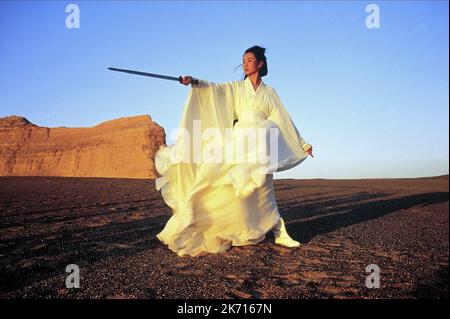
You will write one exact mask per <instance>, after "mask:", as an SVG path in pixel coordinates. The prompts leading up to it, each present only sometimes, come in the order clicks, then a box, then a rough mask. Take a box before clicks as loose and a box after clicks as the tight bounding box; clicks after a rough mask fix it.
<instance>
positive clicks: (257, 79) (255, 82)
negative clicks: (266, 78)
mask: <svg viewBox="0 0 450 319" xmlns="http://www.w3.org/2000/svg"><path fill="white" fill-rule="evenodd" d="M247 77H248V78H249V80H250V82H252V85H253V89H254V90H256V89H257V88H258V86H259V84H260V83H261V76H260V75H259V73H253V74H250V75H248V76H247Z"/></svg>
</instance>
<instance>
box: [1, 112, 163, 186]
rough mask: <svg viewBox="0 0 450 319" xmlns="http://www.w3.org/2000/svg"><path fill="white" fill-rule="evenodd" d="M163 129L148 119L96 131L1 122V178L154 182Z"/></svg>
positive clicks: (103, 125) (125, 119)
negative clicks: (114, 178) (147, 180)
mask: <svg viewBox="0 0 450 319" xmlns="http://www.w3.org/2000/svg"><path fill="white" fill-rule="evenodd" d="M163 144H165V132H164V129H163V128H162V127H161V126H159V125H158V124H156V123H155V122H153V121H152V119H151V117H150V116H149V115H139V116H131V117H121V118H118V119H114V120H110V121H105V122H102V123H100V124H98V125H95V126H93V127H73V128H71V127H53V128H50V127H41V126H38V125H35V124H33V123H31V122H30V121H28V120H27V119H26V118H24V117H22V116H16V115H11V116H7V117H3V118H0V176H66V177H117V178H140V179H154V178H156V177H157V173H156V169H155V166H154V162H153V159H154V154H155V152H156V151H157V150H158V149H159V146H160V145H163Z"/></svg>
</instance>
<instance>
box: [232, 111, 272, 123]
mask: <svg viewBox="0 0 450 319" xmlns="http://www.w3.org/2000/svg"><path fill="white" fill-rule="evenodd" d="M265 119H266V114H265V113H264V112H261V111H252V110H245V111H242V112H241V114H240V115H239V122H241V123H250V122H261V121H264V120H265Z"/></svg>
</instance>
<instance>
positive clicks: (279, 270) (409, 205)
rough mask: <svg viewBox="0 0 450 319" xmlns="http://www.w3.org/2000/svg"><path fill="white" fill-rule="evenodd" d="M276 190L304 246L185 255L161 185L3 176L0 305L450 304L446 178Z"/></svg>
mask: <svg viewBox="0 0 450 319" xmlns="http://www.w3.org/2000/svg"><path fill="white" fill-rule="evenodd" d="M274 185H275V194H276V198H277V202H278V205H279V208H280V212H281V215H282V216H283V217H284V218H285V220H286V227H287V229H288V231H289V233H290V234H291V235H292V237H293V238H295V239H297V240H299V241H300V242H301V243H302V245H301V247H299V248H293V249H292V248H291V249H289V248H284V247H282V246H279V245H276V244H274V243H273V237H272V236H270V235H269V236H267V238H266V240H265V241H264V242H262V243H260V244H258V245H252V246H245V247H233V248H232V249H231V250H229V251H228V252H226V253H222V254H216V255H213V254H206V255H201V256H198V257H179V256H177V255H176V254H175V253H174V252H172V251H170V250H169V249H168V248H167V247H166V246H164V245H163V244H162V243H160V242H159V241H158V240H157V239H156V237H155V235H156V234H157V233H158V232H159V231H160V230H161V229H162V228H163V226H164V225H165V223H166V222H167V220H168V219H169V216H170V214H171V210H170V208H169V207H167V206H166V205H165V203H164V201H163V200H162V198H161V195H160V193H159V192H157V191H156V190H155V188H154V182H153V180H150V179H148V180H138V179H115V178H76V177H0V218H1V219H0V229H1V231H0V236H1V237H0V298H448V254H449V247H448V246H449V245H448V243H449V234H448V231H449V225H448V204H449V196H448V190H449V180H448V175H445V176H440V177H432V178H414V179H372V180H370V179H368V180H326V179H315V180H295V179H283V180H274ZM69 264H76V265H78V266H79V268H80V275H81V278H80V288H79V289H67V288H66V286H65V279H66V276H68V273H66V272H65V268H66V266H67V265H69ZM370 264H375V265H377V266H378V267H379V269H380V287H379V288H367V286H366V277H367V276H368V275H369V274H368V273H367V272H366V267H367V265H370Z"/></svg>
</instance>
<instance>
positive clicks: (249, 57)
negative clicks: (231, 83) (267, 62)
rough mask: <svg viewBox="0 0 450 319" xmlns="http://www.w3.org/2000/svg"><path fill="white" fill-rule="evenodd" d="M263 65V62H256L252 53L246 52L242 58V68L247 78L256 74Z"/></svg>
mask: <svg viewBox="0 0 450 319" xmlns="http://www.w3.org/2000/svg"><path fill="white" fill-rule="evenodd" d="M263 64H264V62H263V61H259V63H258V62H257V61H256V57H255V54H253V52H247V53H246V54H244V56H243V58H242V68H243V69H244V73H245V75H247V76H249V75H251V74H253V73H258V72H259V69H260V68H261V67H262V66H263Z"/></svg>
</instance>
